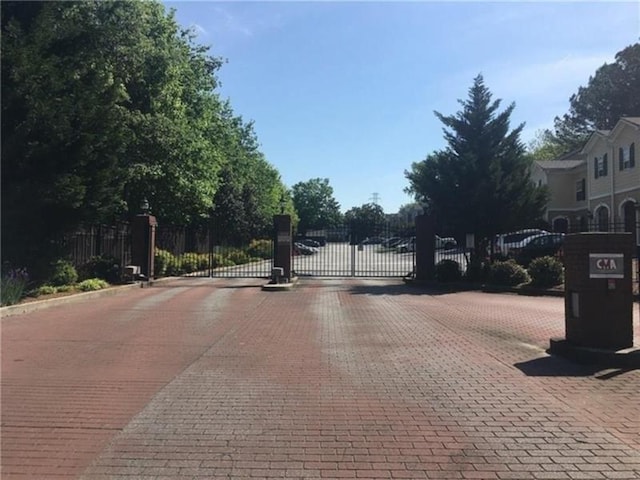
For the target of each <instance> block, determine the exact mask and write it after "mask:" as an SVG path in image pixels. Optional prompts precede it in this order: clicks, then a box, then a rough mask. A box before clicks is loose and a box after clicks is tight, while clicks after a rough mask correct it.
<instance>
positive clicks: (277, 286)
mask: <svg viewBox="0 0 640 480" xmlns="http://www.w3.org/2000/svg"><path fill="white" fill-rule="evenodd" d="M296 283H298V277H293V278H292V279H291V282H289V283H265V284H264V285H262V290H264V291H265V292H282V291H287V290H291V289H292V288H293V287H294V286H295V284H296Z"/></svg>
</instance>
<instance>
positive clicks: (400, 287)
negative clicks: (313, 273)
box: [349, 283, 468, 295]
mask: <svg viewBox="0 0 640 480" xmlns="http://www.w3.org/2000/svg"><path fill="white" fill-rule="evenodd" d="M349 291H350V292H351V293H353V294H354V295H449V294H452V293H458V292H462V291H468V290H464V289H460V290H453V289H451V290H449V289H442V288H434V287H427V286H422V285H421V286H416V285H406V284H404V283H402V284H397V283H389V284H382V285H353V286H352V287H350V288H349Z"/></svg>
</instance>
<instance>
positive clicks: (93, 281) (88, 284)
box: [78, 278, 109, 292]
mask: <svg viewBox="0 0 640 480" xmlns="http://www.w3.org/2000/svg"><path fill="white" fill-rule="evenodd" d="M108 286H109V284H108V283H107V282H105V281H104V280H102V279H101V278H88V279H87V280H84V281H82V282H80V283H79V284H78V289H79V290H81V291H83V292H92V291H94V290H102V289H103V288H107V287H108Z"/></svg>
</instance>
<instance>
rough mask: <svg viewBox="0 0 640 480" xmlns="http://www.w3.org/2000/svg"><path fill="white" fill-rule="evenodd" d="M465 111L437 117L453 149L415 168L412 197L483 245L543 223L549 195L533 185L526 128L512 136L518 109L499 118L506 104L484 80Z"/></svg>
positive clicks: (444, 225)
mask: <svg viewBox="0 0 640 480" xmlns="http://www.w3.org/2000/svg"><path fill="white" fill-rule="evenodd" d="M460 104H461V105H462V110H461V111H459V112H457V113H456V114H455V115H449V116H445V115H443V114H441V113H439V112H435V115H436V116H437V117H438V118H439V119H440V121H441V122H442V123H443V124H444V126H445V128H444V129H443V131H444V138H445V140H446V141H447V147H446V148H445V149H444V150H440V151H435V152H433V153H431V154H429V155H428V156H427V158H426V159H425V160H423V161H421V162H416V163H413V165H412V166H411V170H409V171H406V172H405V175H406V177H407V179H408V180H409V187H408V189H407V191H408V192H409V193H412V194H413V195H415V197H416V200H418V201H420V202H421V203H423V205H424V207H425V210H426V212H427V213H429V214H431V215H435V217H436V219H437V223H438V228H439V229H440V230H441V231H443V232H447V233H450V234H455V235H463V234H465V233H474V234H475V235H476V240H477V241H478V242H479V241H480V240H481V239H483V238H488V237H490V236H492V235H494V234H496V233H499V232H502V231H509V230H511V229H514V228H518V227H525V226H530V225H531V224H532V223H533V222H536V221H537V220H538V219H539V218H541V216H542V213H543V211H544V208H545V205H546V191H545V190H544V189H541V188H538V187H536V186H535V185H534V184H533V182H531V180H530V168H531V160H529V159H528V157H527V156H526V155H525V149H524V146H523V144H522V142H521V141H520V132H521V131H522V128H523V126H524V125H519V126H518V127H516V128H515V129H513V130H511V131H509V128H510V124H509V119H510V116H511V113H512V112H513V109H514V108H515V104H511V105H509V106H508V107H507V108H506V109H505V110H503V111H502V112H499V111H498V109H499V108H500V100H495V101H492V94H491V92H490V91H489V89H488V88H487V87H486V86H485V84H484V80H483V78H482V76H481V75H478V76H477V77H476V78H475V79H474V81H473V85H472V86H471V88H470V89H469V96H468V99H467V100H464V101H462V100H460Z"/></svg>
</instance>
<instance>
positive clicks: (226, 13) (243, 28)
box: [213, 6, 253, 37]
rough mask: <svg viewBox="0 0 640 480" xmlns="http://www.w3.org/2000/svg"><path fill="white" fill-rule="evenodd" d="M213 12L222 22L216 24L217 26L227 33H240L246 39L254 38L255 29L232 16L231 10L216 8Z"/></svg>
mask: <svg viewBox="0 0 640 480" xmlns="http://www.w3.org/2000/svg"><path fill="white" fill-rule="evenodd" d="M213 12H214V14H215V15H217V16H218V18H219V20H220V21H219V22H216V24H217V25H219V26H220V27H222V28H223V29H224V30H225V31H227V32H230V33H240V34H242V35H244V36H246V37H251V36H253V29H252V28H251V26H250V25H249V24H247V23H246V22H243V21H241V20H240V19H239V17H238V16H237V15H234V14H232V13H231V11H230V10H229V9H227V8H223V7H221V6H216V7H215V8H214V9H213Z"/></svg>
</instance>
